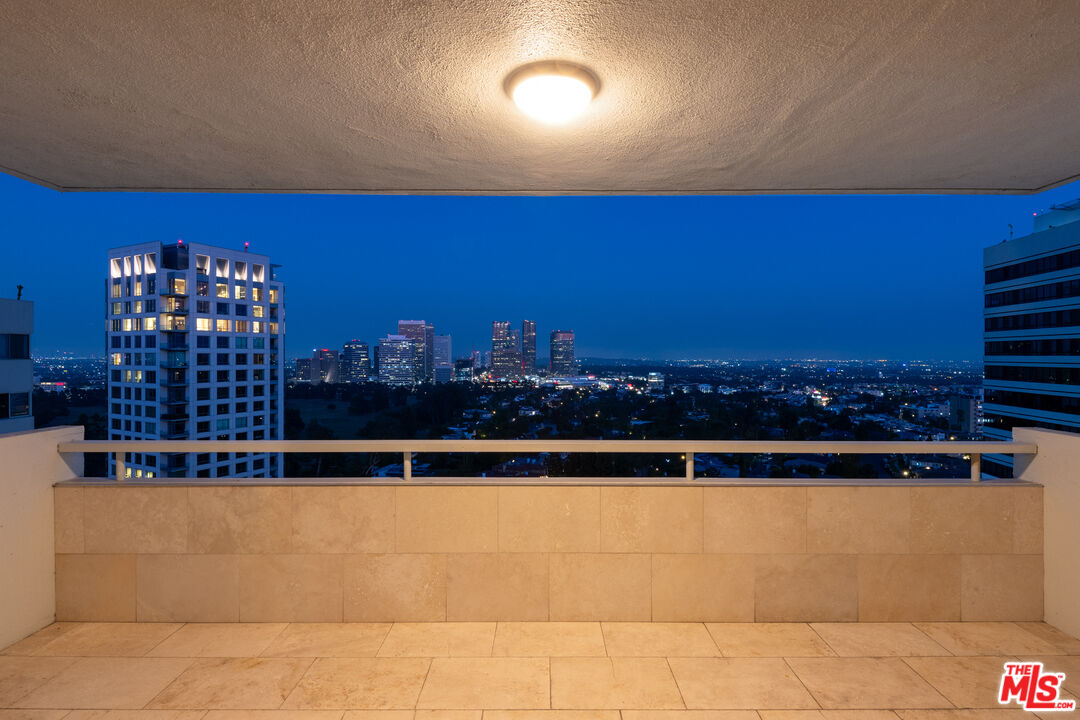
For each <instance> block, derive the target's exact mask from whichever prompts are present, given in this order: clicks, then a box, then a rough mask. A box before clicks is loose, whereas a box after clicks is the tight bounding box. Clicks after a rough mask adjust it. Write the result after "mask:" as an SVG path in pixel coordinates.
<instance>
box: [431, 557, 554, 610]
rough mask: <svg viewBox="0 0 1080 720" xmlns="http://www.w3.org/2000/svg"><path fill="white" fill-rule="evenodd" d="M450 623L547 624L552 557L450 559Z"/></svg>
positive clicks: (448, 601) (447, 575) (447, 578)
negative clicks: (525, 622)
mask: <svg viewBox="0 0 1080 720" xmlns="http://www.w3.org/2000/svg"><path fill="white" fill-rule="evenodd" d="M446 619H447V620H450V621H459V620H517V621H528V620H547V619H548V556H547V555H546V554H543V553H470V554H459V555H449V556H448V557H447V558H446Z"/></svg>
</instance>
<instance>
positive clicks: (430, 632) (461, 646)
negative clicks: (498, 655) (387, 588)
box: [378, 622, 495, 658]
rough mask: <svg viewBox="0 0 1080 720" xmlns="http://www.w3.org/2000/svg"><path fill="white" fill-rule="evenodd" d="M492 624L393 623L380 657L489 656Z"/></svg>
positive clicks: (492, 636)
mask: <svg viewBox="0 0 1080 720" xmlns="http://www.w3.org/2000/svg"><path fill="white" fill-rule="evenodd" d="M494 640H495V623H493V622H475V623H474V622H448V623H394V626H393V627H392V628H390V633H389V634H388V635H387V636H386V640H385V641H384V642H383V644H382V647H381V648H380V649H379V655H378V656H379V657H429V658H430V657H489V656H490V655H491V645H492V643H493V642H494Z"/></svg>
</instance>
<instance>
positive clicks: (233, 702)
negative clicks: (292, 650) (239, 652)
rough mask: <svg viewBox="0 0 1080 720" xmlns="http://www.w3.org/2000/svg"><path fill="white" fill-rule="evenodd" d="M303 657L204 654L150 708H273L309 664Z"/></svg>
mask: <svg viewBox="0 0 1080 720" xmlns="http://www.w3.org/2000/svg"><path fill="white" fill-rule="evenodd" d="M311 662H312V661H311V660H310V659H305V658H204V659H202V660H196V661H195V662H194V663H193V664H192V665H191V667H190V668H188V669H187V670H186V671H184V673H183V674H182V675H181V676H180V677H178V678H177V679H176V680H175V681H173V683H172V684H171V685H169V687H167V688H165V690H163V691H162V692H161V693H160V694H159V695H158V696H157V697H155V698H154V700H153V702H151V703H150V705H149V706H148V707H150V708H174V709H176V708H192V709H195V708H207V709H223V710H273V709H275V708H277V707H279V706H280V705H281V703H282V701H283V700H285V698H286V697H287V696H288V695H289V692H290V691H291V690H292V689H293V688H294V687H296V683H297V682H299V681H300V678H301V676H303V674H304V671H305V670H307V669H308V667H309V666H310V665H311Z"/></svg>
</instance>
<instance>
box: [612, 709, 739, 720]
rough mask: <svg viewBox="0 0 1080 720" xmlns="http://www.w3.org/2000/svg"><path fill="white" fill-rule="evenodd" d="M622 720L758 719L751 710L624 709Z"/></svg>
mask: <svg viewBox="0 0 1080 720" xmlns="http://www.w3.org/2000/svg"><path fill="white" fill-rule="evenodd" d="M622 720H758V714H757V713H756V712H754V711H753V710H624V711H623V713H622Z"/></svg>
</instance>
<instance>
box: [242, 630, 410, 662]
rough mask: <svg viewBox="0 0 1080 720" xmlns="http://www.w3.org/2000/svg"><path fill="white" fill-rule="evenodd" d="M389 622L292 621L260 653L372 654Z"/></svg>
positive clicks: (377, 647) (281, 654)
mask: <svg viewBox="0 0 1080 720" xmlns="http://www.w3.org/2000/svg"><path fill="white" fill-rule="evenodd" d="M388 632H390V623H293V624H291V625H289V627H287V628H285V631H284V632H283V633H281V634H280V635H278V636H277V638H275V639H274V641H273V642H272V643H270V645H269V647H267V648H266V649H265V650H263V651H262V656H263V657H375V653H377V652H378V651H379V648H380V647H381V646H382V644H383V640H385V639H386V634H387V633H388Z"/></svg>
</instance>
